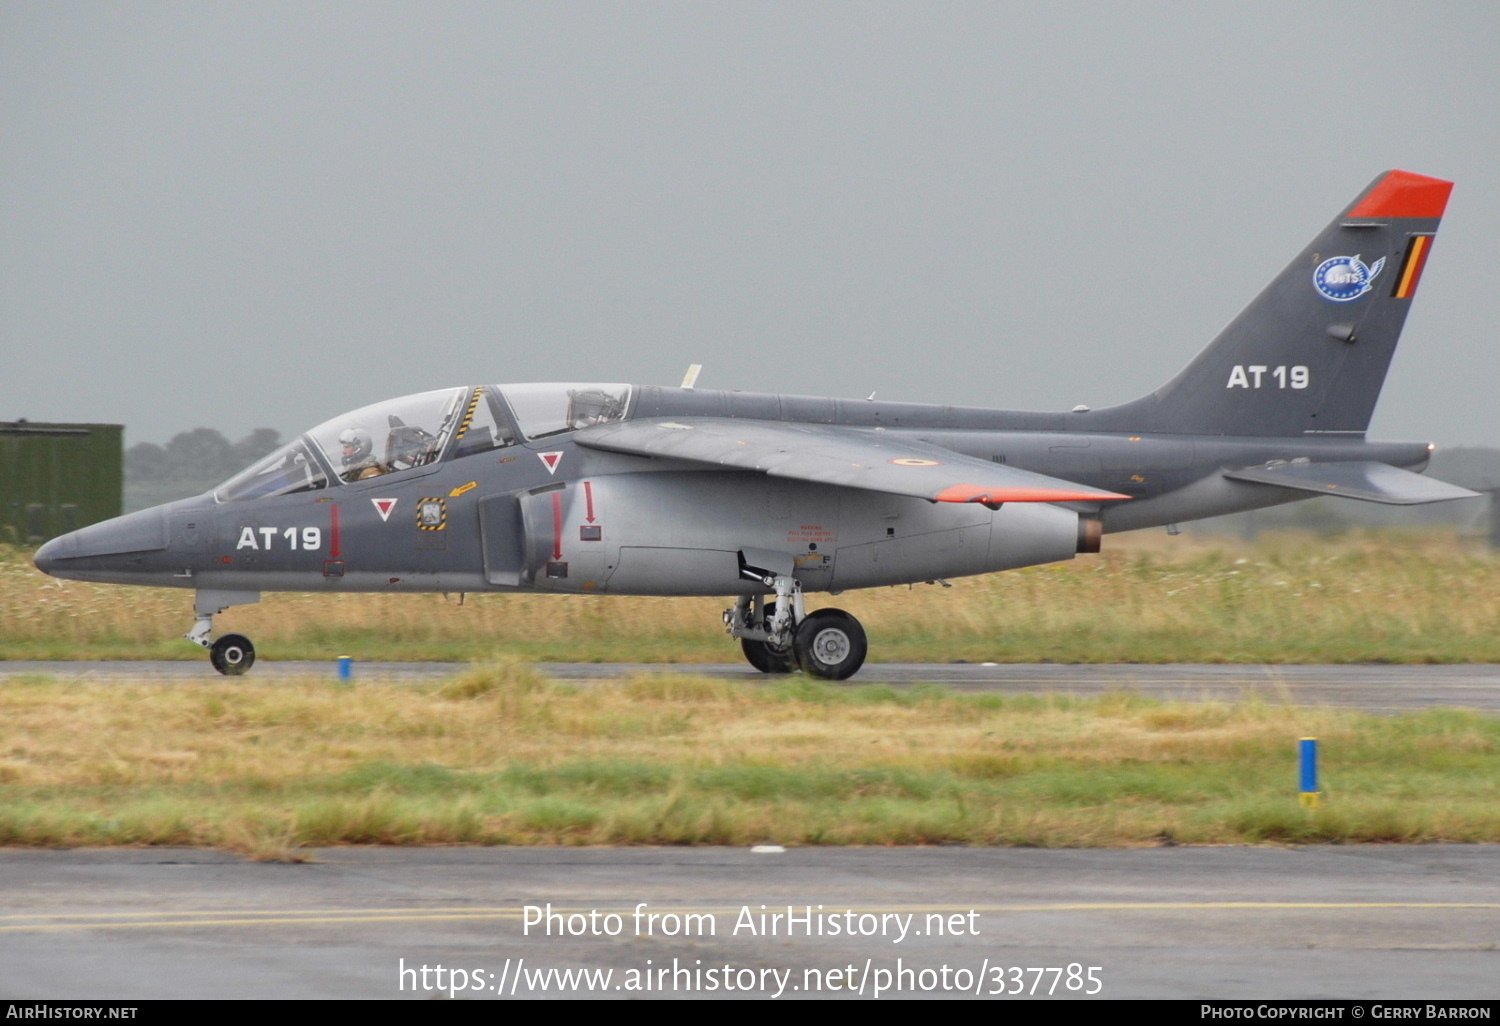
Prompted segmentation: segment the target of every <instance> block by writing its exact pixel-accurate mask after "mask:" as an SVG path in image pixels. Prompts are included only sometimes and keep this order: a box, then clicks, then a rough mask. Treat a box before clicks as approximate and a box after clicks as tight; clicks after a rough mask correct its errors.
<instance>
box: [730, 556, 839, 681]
mask: <svg viewBox="0 0 1500 1026" xmlns="http://www.w3.org/2000/svg"><path fill="white" fill-rule="evenodd" d="M768 583H771V584H773V586H774V587H775V588H776V596H775V601H767V597H766V596H764V595H742V596H740V597H739V598H738V599H736V600H735V604H734V607H733V608H732V609H726V610H725V611H724V625H725V627H726V628H727V629H728V631H729V634H730V635H731V636H732V637H736V638H739V639H740V646H741V647H742V648H743V649H744V650H745V658H746V659H747V660H749V662H750V665H751V666H753V667H755V668H756V669H757V670H759V671H761V672H762V673H791V672H792V671H793V670H797V669H800V670H802V672H804V673H806V674H807V675H808V676H810V677H820V678H822V679H823V680H847V679H848V678H849V677H852V676H854V674H855V673H856V672H858V670H859V668H860V667H861V666H863V665H864V662H865V653H866V652H867V651H868V650H869V644H868V642H867V641H866V640H865V629H864V628H863V627H861V626H860V624H859V621H858V620H856V619H855V618H854V617H852V616H850V615H849V614H848V613H846V612H844V611H843V610H842V609H819V610H816V611H814V612H812V613H807V612H804V611H803V604H802V588H801V586H800V585H799V584H798V583H797V582H796V581H795V580H794V579H792V578H791V577H785V576H777V577H775V578H774V579H773V580H772V581H771V582H768Z"/></svg>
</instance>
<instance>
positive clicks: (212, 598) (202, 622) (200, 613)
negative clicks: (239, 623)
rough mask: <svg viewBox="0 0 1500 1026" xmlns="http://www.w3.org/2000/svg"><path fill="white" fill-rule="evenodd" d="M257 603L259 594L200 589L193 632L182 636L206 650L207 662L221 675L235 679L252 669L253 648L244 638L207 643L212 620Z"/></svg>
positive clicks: (235, 636) (230, 635)
mask: <svg viewBox="0 0 1500 1026" xmlns="http://www.w3.org/2000/svg"><path fill="white" fill-rule="evenodd" d="M259 601H260V592H258V591H213V590H209V589H204V588H200V589H199V590H198V595H197V598H196V599H195V601H194V602H193V612H194V613H195V614H197V619H195V620H194V621H193V629H192V630H190V631H188V632H187V633H186V634H184V635H183V637H184V638H186V639H187V640H188V641H191V642H192V643H193V644H195V645H201V646H202V647H203V648H206V649H208V661H209V662H210V663H211V664H213V668H214V669H215V670H218V671H219V672H220V673H222V674H224V675H226V676H230V677H237V676H239V675H240V674H242V673H244V672H245V671H246V670H248V669H250V667H252V666H254V665H255V646H254V645H252V644H251V643H250V639H249V638H247V637H245V636H244V635H243V634H226V635H224V636H223V637H221V638H220V639H219V640H218V641H214V642H210V641H209V640H208V639H209V637H210V636H211V635H212V634H213V629H214V617H215V616H216V615H217V614H219V613H222V612H224V610H226V609H228V608H229V607H230V606H245V605H249V604H251V603H252V602H259Z"/></svg>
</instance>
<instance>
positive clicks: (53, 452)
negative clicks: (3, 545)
mask: <svg viewBox="0 0 1500 1026" xmlns="http://www.w3.org/2000/svg"><path fill="white" fill-rule="evenodd" d="M124 431H125V429H124V427H122V426H121V425H119V424H36V423H31V422H28V421H24V420H22V421H0V542H9V543H10V544H12V545H27V546H31V545H39V544H41V543H42V542H44V541H47V540H48V539H49V538H55V537H57V536H58V535H60V534H66V533H67V532H69V531H76V530H77V529H78V528H80V527H83V526H84V525H86V524H94V523H98V522H99V521H101V520H108V519H109V518H110V517H117V516H119V515H120V498H121V495H122V493H123V484H124V448H123V438H124Z"/></svg>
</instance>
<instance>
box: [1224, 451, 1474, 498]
mask: <svg viewBox="0 0 1500 1026" xmlns="http://www.w3.org/2000/svg"><path fill="white" fill-rule="evenodd" d="M1224 476H1225V477H1227V478H1231V479H1233V480H1235V481H1254V482H1256V483H1258V484H1270V485H1279V486H1280V487H1282V488H1296V489H1299V490H1301V491H1304V492H1316V493H1317V494H1319V495H1342V496H1344V497H1345V498H1346V499H1363V500H1365V501H1366V502H1383V503H1386V504H1388V505H1392V506H1416V505H1420V504H1421V503H1424V502H1446V501H1447V500H1449V499H1473V498H1477V497H1478V495H1479V493H1478V492H1471V491H1469V490H1468V489H1467V488H1460V487H1459V486H1458V485H1451V484H1448V483H1447V482H1445V481H1434V480H1433V479H1432V478H1430V477H1423V476H1422V475H1421V474H1413V473H1412V472H1411V471H1409V470H1402V469H1401V468H1400V467H1393V466H1391V465H1390V464H1389V463H1376V462H1364V461H1361V462H1351V463H1275V464H1266V465H1263V466H1256V467H1245V468H1243V469H1241V470H1226V471H1224Z"/></svg>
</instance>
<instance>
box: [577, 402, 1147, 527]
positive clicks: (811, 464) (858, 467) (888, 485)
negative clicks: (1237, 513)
mask: <svg viewBox="0 0 1500 1026" xmlns="http://www.w3.org/2000/svg"><path fill="white" fill-rule="evenodd" d="M573 440H574V441H575V442H577V443H578V444H579V445H583V446H587V447H589V448H592V449H606V450H609V451H610V452H623V453H630V454H631V455H635V456H657V457H662V458H669V459H676V460H688V461H691V462H695V463H707V464H712V465H714V466H718V467H733V468H736V469H739V470H758V471H760V472H761V473H764V474H769V475H770V476H772V477H786V478H793V479H795V480H799V481H815V482H817V483H819V484H830V485H842V486H844V487H847V488H863V489H865V490H867V491H872V492H888V493H890V494H893V495H911V496H915V497H917V498H922V499H929V500H931V501H933V502H981V503H985V504H987V505H991V506H993V505H996V504H998V503H1002V502H1098V501H1101V500H1110V499H1128V498H1131V496H1129V495H1120V494H1118V493H1116V492H1107V491H1103V490H1101V489H1098V488H1089V487H1087V486H1086V485H1079V484H1074V483H1073V482H1072V481H1064V480H1062V479H1060V478H1055V477H1047V476H1046V475H1045V474H1034V473H1032V472H1031V471H1029V470H1020V469H1018V468H1016V467H1009V466H1006V465H1005V464H1003V463H990V462H988V461H987V460H981V459H976V458H974V457H973V456H965V455H963V454H962V453H957V452H954V451H953V450H951V449H944V448H941V447H939V446H936V445H929V444H927V443H926V442H919V441H917V440H915V439H911V438H907V437H904V436H900V435H891V434H888V433H887V432H884V431H877V430H864V429H859V428H846V427H837V426H834V425H824V424H789V423H785V422H782V421H763V420H732V419H727V418H715V417H684V418H680V419H675V420H674V419H672V418H668V417H652V418H647V419H645V420H628V421H622V422H619V423H615V424H600V425H596V426H595V427H590V428H585V429H583V430H582V431H579V432H578V433H576V434H575V435H574V436H573Z"/></svg>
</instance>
